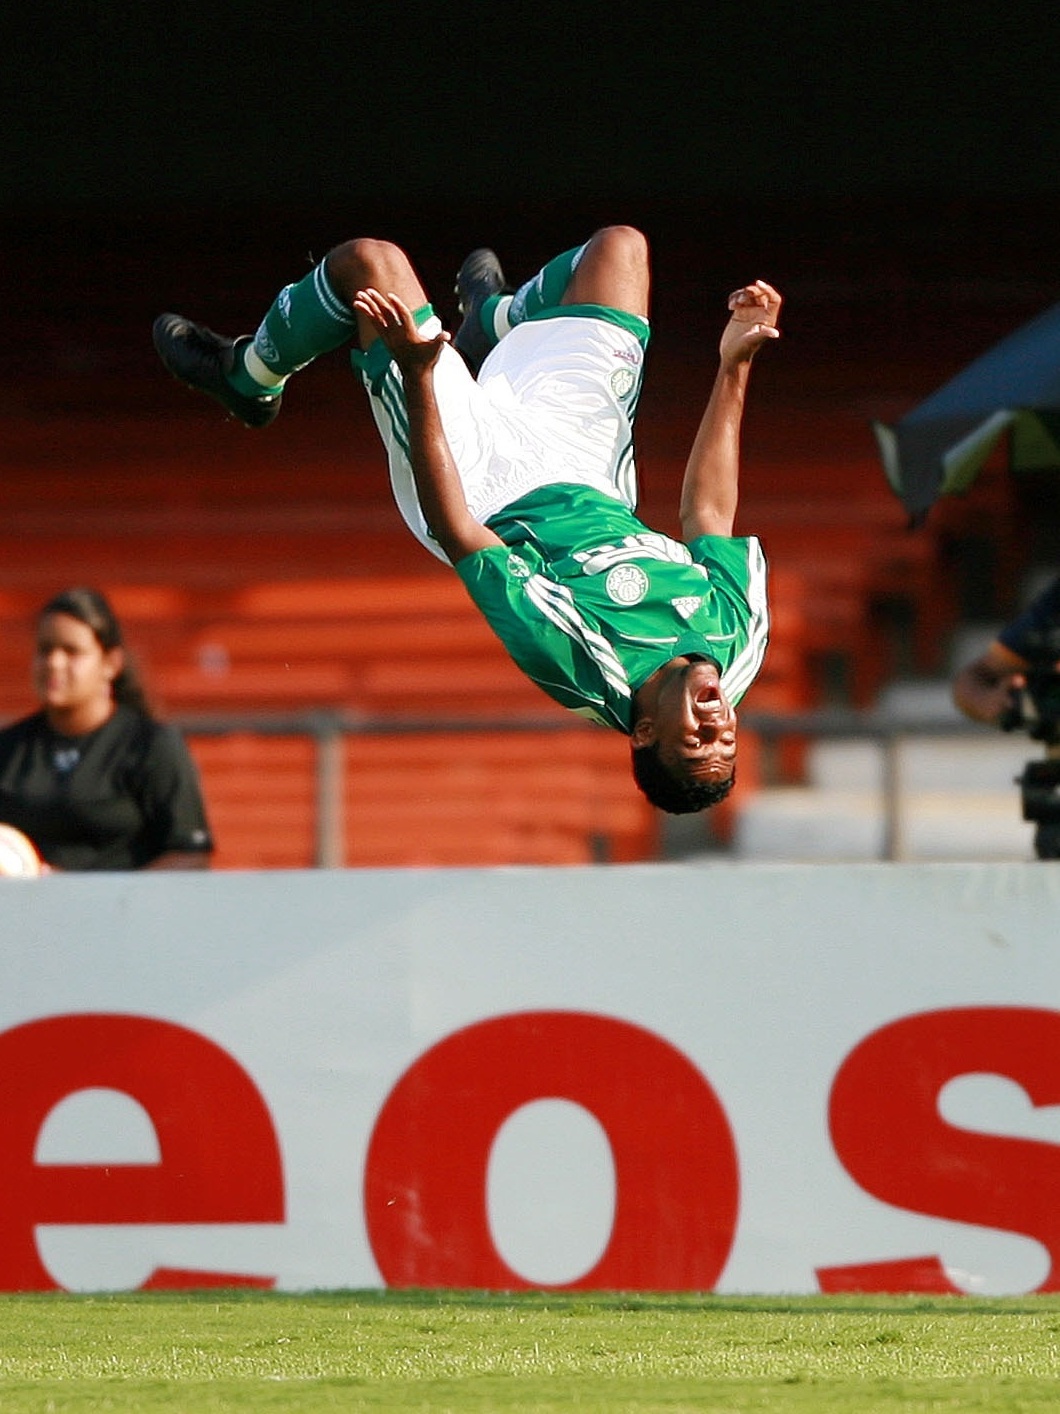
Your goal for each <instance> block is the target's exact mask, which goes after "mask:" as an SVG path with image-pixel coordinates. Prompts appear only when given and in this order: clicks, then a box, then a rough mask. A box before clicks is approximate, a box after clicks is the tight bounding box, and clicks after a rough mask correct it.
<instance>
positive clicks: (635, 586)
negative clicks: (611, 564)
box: [604, 564, 648, 605]
mask: <svg viewBox="0 0 1060 1414" xmlns="http://www.w3.org/2000/svg"><path fill="white" fill-rule="evenodd" d="M604 589H605V590H606V592H607V597H608V598H609V599H613V600H614V601H615V603H616V604H623V605H630V604H639V603H640V601H641V600H642V599H643V598H644V596H645V594H647V592H648V576H647V575H646V574H645V573H644V571H643V570H642V569H641V567H640V565H629V564H627V565H616V566H615V568H614V569H613V570H609V571H608V574H607V578H606V579H605V580H604Z"/></svg>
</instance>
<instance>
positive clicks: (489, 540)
mask: <svg viewBox="0 0 1060 1414" xmlns="http://www.w3.org/2000/svg"><path fill="white" fill-rule="evenodd" d="M353 307H354V309H355V310H357V312H358V313H359V314H363V315H364V316H365V318H367V319H368V320H369V321H370V322H371V324H372V326H373V327H374V328H375V329H376V330H377V331H378V333H379V337H380V338H381V339H382V340H383V342H384V343H385V344H386V346H387V348H388V349H389V350H390V352H391V354H392V356H393V358H394V362H395V363H396V364H397V366H398V368H399V369H400V370H401V378H402V381H403V383H404V387H405V407H406V409H407V411H408V415H409V460H410V462H411V464H412V476H413V479H414V481H415V482H416V493H417V496H418V497H419V502H420V509H421V510H422V511H423V514H424V518H425V519H426V521H427V524H428V525H429V526H430V528H431V534H432V535H433V536H434V538H435V539H436V540H437V541H438V544H439V545H440V546H441V547H442V549H443V551H444V552H445V554H446V557H447V558H448V559H449V561H450V562H451V563H452V564H456V562H457V561H458V560H462V559H463V558H464V556H465V555H470V554H472V553H473V552H474V551H476V550H484V549H486V547H487V546H490V545H500V544H502V543H503V542H502V541H501V539H500V537H499V536H497V535H494V533H493V531H492V530H487V528H486V527H485V526H484V525H480V524H479V522H478V521H477V520H475V518H474V517H473V516H472V514H471V512H470V511H469V510H468V507H467V500H466V498H465V496H464V488H463V486H462V485H461V482H460V475H459V472H458V471H457V468H456V463H455V462H454V460H453V454H452V451H451V450H450V447H449V442H448V440H447V439H446V435H445V429H444V428H443V427H442V419H441V416H440V415H439V412H438V403H437V400H436V399H435V396H434V366H435V364H436V363H437V362H438V356H439V354H440V353H441V351H442V345H443V344H445V343H448V341H449V335H448V334H447V333H444V332H443V333H440V334H438V335H436V336H434V337H424V336H423V335H422V334H421V333H420V332H419V331H418V330H417V328H416V323H415V320H414V319H413V317H412V311H411V310H410V309H409V307H408V306H407V305H406V304H404V303H403V302H402V301H401V300H400V299H399V298H398V297H397V295H382V294H380V293H379V291H378V290H360V291H358V293H357V296H356V298H355V299H354V301H353Z"/></svg>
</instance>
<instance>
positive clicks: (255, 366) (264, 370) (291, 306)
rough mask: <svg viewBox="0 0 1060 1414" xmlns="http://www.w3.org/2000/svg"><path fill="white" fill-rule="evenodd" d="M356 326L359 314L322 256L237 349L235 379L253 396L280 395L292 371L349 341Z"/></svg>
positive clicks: (279, 297) (282, 294) (280, 296)
mask: <svg viewBox="0 0 1060 1414" xmlns="http://www.w3.org/2000/svg"><path fill="white" fill-rule="evenodd" d="M356 328H357V317H356V315H355V314H354V312H353V310H352V309H350V307H349V305H348V304H346V303H345V302H344V301H343V300H341V299H340V298H339V297H338V295H336V293H335V291H334V290H333V289H332V287H331V283H330V281H329V280H328V277H327V271H326V270H325V269H324V262H323V261H321V263H320V264H319V265H318V266H317V267H316V269H315V270H312V271H310V273H309V274H308V275H306V276H305V277H304V278H303V279H301V280H299V281H298V283H297V284H296V285H286V286H284V288H283V289H282V290H281V291H280V293H279V294H278V295H277V296H276V298H275V300H273V302H272V305H271V306H270V308H269V311H268V313H267V314H266V315H265V318H264V319H263V320H262V321H261V325H260V327H259V328H258V332H257V333H256V334H255V335H254V338H253V339H252V340H251V341H250V342H249V343H247V344H244V345H243V347H242V349H240V350H238V351H237V354H236V364H235V367H234V368H233V370H232V372H231V374H230V375H229V382H230V383H231V384H232V386H233V387H234V388H235V389H236V391H237V392H240V393H243V394H245V395H246V396H247V397H269V396H273V397H274V396H275V395H276V394H277V393H279V392H281V391H282V390H283V385H284V383H285V382H286V381H287V378H288V377H289V376H290V375H291V374H292V373H295V372H297V370H298V369H299V368H304V367H305V366H306V364H307V363H312V361H313V359H315V358H317V357H318V356H319V355H320V354H323V353H328V352H329V351H330V350H331V349H337V348H339V346H340V345H342V344H345V343H346V342H347V341H348V340H349V339H351V338H352V337H353V335H354V333H355V331H356Z"/></svg>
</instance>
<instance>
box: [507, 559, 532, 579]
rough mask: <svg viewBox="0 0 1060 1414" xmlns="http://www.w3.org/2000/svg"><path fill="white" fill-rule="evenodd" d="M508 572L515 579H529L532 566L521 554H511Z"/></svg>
mask: <svg viewBox="0 0 1060 1414" xmlns="http://www.w3.org/2000/svg"><path fill="white" fill-rule="evenodd" d="M508 573H509V574H510V575H511V577H512V578H513V579H529V578H530V566H529V565H528V564H527V563H526V561H525V560H524V559H523V557H522V556H521V555H509V556H508Z"/></svg>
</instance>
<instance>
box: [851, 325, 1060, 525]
mask: <svg viewBox="0 0 1060 1414" xmlns="http://www.w3.org/2000/svg"><path fill="white" fill-rule="evenodd" d="M873 431H874V432H875V434H876V442H877V445H878V447H879V451H880V458H881V460H882V462H883V468H884V471H885V472H886V474H887V480H888V481H889V482H890V484H891V487H892V489H893V490H894V492H895V493H896V495H898V496H899V497H900V498H901V500H902V501H903V503H904V504H905V506H906V508H907V510H908V511H909V513H910V515H911V516H912V518H913V519H914V521H921V520H923V518H924V516H926V515H927V513H928V511H929V510H930V509H931V507H932V506H933V505H934V503H935V501H936V500H937V499H938V497H939V496H943V495H948V494H950V493H951V492H955V491H965V490H967V489H968V487H969V486H971V484H972V483H973V481H974V480H975V478H976V477H977V476H978V474H979V472H980V471H981V470H982V467H983V463H984V462H985V461H986V459H987V457H988V456H989V455H990V453H991V451H992V450H993V448H994V446H995V445H996V444H997V441H998V438H999V437H1001V436H1002V434H1003V433H1005V432H1008V434H1009V464H1010V466H1011V467H1012V469H1013V470H1014V471H1040V470H1046V469H1049V468H1056V469H1057V470H1058V471H1060V304H1055V305H1053V306H1052V308H1050V309H1047V310H1046V311H1045V312H1044V313H1043V314H1039V315H1038V316H1037V318H1035V319H1032V320H1031V321H1030V323H1029V324H1024V325H1023V326H1022V328H1020V329H1017V330H1016V332H1015V333H1014V334H1009V335H1008V337H1007V338H1005V339H1002V340H1001V342H1000V343H999V344H995V345H994V347H993V348H992V349H988V350H987V352H986V353H985V354H983V355H982V357H981V358H977V359H976V360H975V362H974V363H970V364H969V365H968V367H967V368H965V369H964V370H963V371H962V372H960V373H958V374H957V375H956V376H955V377H954V378H951V379H950V381H949V382H948V383H944V384H943V385H942V387H941V388H939V389H938V390H937V391H936V392H934V393H932V395H931V396H930V397H929V398H927V399H925V401H924V402H922V403H920V404H919V405H918V406H917V407H915V408H914V409H913V411H912V412H909V413H906V415H905V417H903V418H901V419H900V420H899V421H898V422H896V423H895V424H894V426H893V427H891V426H888V425H887V424H885V423H882V422H874V423H873Z"/></svg>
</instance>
